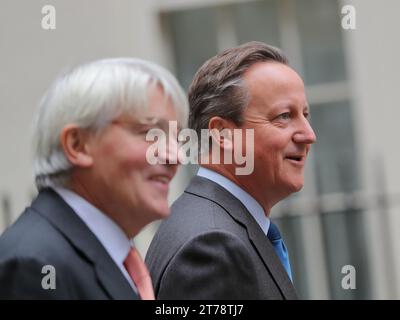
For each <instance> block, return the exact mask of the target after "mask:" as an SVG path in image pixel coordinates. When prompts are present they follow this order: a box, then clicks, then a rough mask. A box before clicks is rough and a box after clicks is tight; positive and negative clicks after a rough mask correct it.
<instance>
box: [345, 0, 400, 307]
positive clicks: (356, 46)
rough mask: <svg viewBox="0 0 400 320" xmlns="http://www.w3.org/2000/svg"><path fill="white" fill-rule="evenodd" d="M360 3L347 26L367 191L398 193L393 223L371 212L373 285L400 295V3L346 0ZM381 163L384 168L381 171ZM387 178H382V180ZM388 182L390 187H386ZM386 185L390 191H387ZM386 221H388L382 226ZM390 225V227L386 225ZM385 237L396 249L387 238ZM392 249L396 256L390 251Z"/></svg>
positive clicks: (382, 293)
mask: <svg viewBox="0 0 400 320" xmlns="http://www.w3.org/2000/svg"><path fill="white" fill-rule="evenodd" d="M341 2H342V4H343V5H345V4H351V5H353V6H354V7H355V8H356V30H348V31H344V35H345V39H346V44H347V48H348V49H349V50H348V70H349V75H350V78H351V90H352V94H353V97H354V119H355V126H356V128H357V141H358V142H359V145H358V151H359V152H360V158H359V160H360V161H359V166H360V171H361V174H362V177H363V180H364V181H363V187H364V189H365V192H366V193H367V194H369V195H372V196H371V197H370V198H369V200H373V198H374V197H373V195H376V194H377V193H380V192H384V191H387V192H388V193H389V194H393V195H396V197H397V203H392V205H391V207H390V210H389V217H388V223H387V225H386V226H385V224H384V221H385V216H384V214H385V213H384V212H382V211H380V210H377V209H371V210H369V212H368V215H369V219H368V221H369V224H368V225H367V229H368V230H369V233H368V236H369V248H370V252H371V257H372V261H371V262H372V267H373V270H372V271H373V280H374V281H373V286H374V290H375V296H376V297H378V298H397V299H398V298H399V297H400V291H399V289H400V281H399V280H400V275H399V271H400V255H399V254H398V253H399V252H400V232H399V230H400V202H399V200H400V197H399V196H400V179H399V178H400V165H399V164H400V143H399V136H400V134H399V133H400V130H399V127H400V104H399V87H400V81H399V73H400V59H399V57H400V41H399V31H400V20H399V18H398V14H399V12H400V2H399V1H397V0H384V1H365V0H342V1H341ZM377 162H380V163H381V164H382V165H383V166H382V168H381V169H382V172H378V171H377V167H379V163H377ZM379 180H381V183H382V184H381V183H380V182H379ZM382 186H383V187H384V188H382ZM385 189H386V190H385ZM382 224H383V225H382ZM380 228H383V230H380ZM385 228H386V229H385ZM385 237H387V240H388V241H390V242H391V246H392V248H391V247H390V245H389V247H388V246H387V243H385ZM385 250H389V253H390V254H391V258H389V259H388V257H387V256H386V255H385V252H386V251H385Z"/></svg>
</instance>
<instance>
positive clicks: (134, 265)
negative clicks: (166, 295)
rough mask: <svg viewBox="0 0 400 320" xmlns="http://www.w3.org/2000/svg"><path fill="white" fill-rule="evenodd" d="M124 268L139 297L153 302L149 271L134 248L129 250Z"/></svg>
mask: <svg viewBox="0 0 400 320" xmlns="http://www.w3.org/2000/svg"><path fill="white" fill-rule="evenodd" d="M124 266H125V268H126V270H128V273H129V275H130V276H131V278H132V280H133V282H134V283H135V286H136V288H137V289H138V291H139V295H140V297H141V298H142V299H143V300H154V291H153V285H152V283H151V278H150V275H149V271H148V270H147V267H146V265H145V264H144V262H143V260H142V258H141V257H140V254H139V252H138V251H137V250H136V248H131V249H130V250H129V253H128V256H127V257H126V259H125V261H124Z"/></svg>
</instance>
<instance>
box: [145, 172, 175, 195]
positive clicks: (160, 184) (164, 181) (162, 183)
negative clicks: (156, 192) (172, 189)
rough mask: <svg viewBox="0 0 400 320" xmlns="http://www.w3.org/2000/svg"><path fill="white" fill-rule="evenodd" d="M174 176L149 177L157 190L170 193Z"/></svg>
mask: <svg viewBox="0 0 400 320" xmlns="http://www.w3.org/2000/svg"><path fill="white" fill-rule="evenodd" d="M172 178H173V175H171V174H169V173H159V174H153V175H151V176H150V177H149V180H150V182H152V183H153V185H154V186H156V187H157V188H159V189H161V190H163V191H168V188H169V183H170V182H171V180H172Z"/></svg>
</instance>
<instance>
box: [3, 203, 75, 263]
mask: <svg viewBox="0 0 400 320" xmlns="http://www.w3.org/2000/svg"><path fill="white" fill-rule="evenodd" d="M70 248H71V247H70V245H69V244H68V241H67V240H66V239H65V238H64V237H63V235H62V234H61V233H60V232H59V231H58V230H57V229H56V228H55V227H54V226H53V225H52V224H51V223H50V222H49V221H47V219H45V218H44V217H42V216H41V215H40V214H38V213H37V212H36V211H34V210H33V209H32V208H27V209H26V210H25V211H24V212H23V213H22V214H21V216H20V217H19V218H18V219H17V220H16V221H15V223H14V224H12V225H11V226H10V227H9V228H7V229H6V230H5V231H4V233H3V234H2V235H1V237H0V262H1V261H4V260H7V259H12V258H22V259H29V258H37V257H41V258H43V259H44V260H46V257H51V258H52V259H57V257H60V258H62V257H61V254H62V255H63V256H65V255H68V251H69V250H70ZM64 259H65V258H64Z"/></svg>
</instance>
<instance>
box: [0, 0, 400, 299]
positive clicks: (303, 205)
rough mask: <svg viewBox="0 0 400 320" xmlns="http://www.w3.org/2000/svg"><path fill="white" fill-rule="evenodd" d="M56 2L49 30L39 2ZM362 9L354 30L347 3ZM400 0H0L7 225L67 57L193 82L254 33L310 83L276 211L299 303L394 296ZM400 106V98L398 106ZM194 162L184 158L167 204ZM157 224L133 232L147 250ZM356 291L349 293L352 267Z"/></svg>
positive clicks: (397, 285)
mask: <svg viewBox="0 0 400 320" xmlns="http://www.w3.org/2000/svg"><path fill="white" fill-rule="evenodd" d="M44 5H53V6H54V8H55V9H56V29H54V30H44V29H42V27H41V20H42V17H43V16H44V15H43V14H42V13H41V9H42V7H43V6H44ZM345 5H352V6H353V7H354V8H355V10H356V11H355V13H356V15H355V18H356V29H354V30H347V29H344V28H343V27H342V23H341V22H342V19H343V17H344V14H342V12H341V9H342V7H343V6H345ZM399 11H400V3H399V2H398V1H396V0H385V1H382V2H378V1H373V0H337V1H336V0H255V1H249V0H248V1H243V0H242V1H240V0H135V1H133V0H116V1H108V0H84V1H79V3H78V1H76V2H71V1H61V0H58V1H57V0H48V1H42V0H35V1H25V0H2V1H1V3H0V52H1V54H0V56H1V59H0V97H1V102H0V103H1V106H0V115H1V117H0V133H1V134H0V141H1V142H0V145H1V158H0V164H1V165H0V232H1V231H2V230H4V228H5V227H6V226H7V225H9V224H10V223H12V221H14V220H15V219H16V217H17V216H18V214H19V213H21V212H22V210H23V209H24V207H25V206H27V205H28V204H29V203H30V200H31V199H32V197H33V196H34V195H35V193H36V191H35V187H34V184H33V177H32V166H31V159H32V157H31V140H30V139H31V124H32V119H33V117H34V114H35V111H36V110H37V104H38V101H39V100H40V98H41V96H42V94H43V93H44V92H45V90H46V88H47V87H48V86H49V84H50V83H51V81H53V80H54V78H55V77H56V76H57V74H59V73H60V72H61V71H62V70H63V69H65V67H67V66H71V65H75V64H77V63H81V62H84V61H90V60H93V59H98V58H104V57H115V56H135V57H140V58H144V59H148V60H152V61H154V62H156V63H159V64H161V65H164V66H165V67H167V68H168V69H170V70H171V71H172V72H173V73H174V74H176V75H177V77H178V79H179V80H180V81H181V83H182V85H183V86H184V87H185V88H187V87H188V85H189V83H190V81H191V79H192V77H193V75H194V73H195V71H196V70H197V69H198V68H199V67H200V65H201V64H202V63H203V62H204V61H205V60H206V59H208V58H209V57H211V56H213V55H215V54H216V53H217V52H220V51H221V50H223V49H225V48H228V47H232V46H236V45H238V44H241V43H244V42H247V41H251V40H259V41H264V42H266V43H269V44H272V45H275V46H278V47H280V48H282V49H283V50H284V52H285V53H286V54H287V55H288V57H289V59H290V62H291V65H292V66H293V67H294V68H295V69H296V70H297V71H298V72H299V73H300V74H301V75H302V77H303V79H304V80H305V84H306V90H307V96H308V100H309V103H310V105H311V114H312V125H313V127H314V129H315V131H316V133H317V137H318V141H317V143H316V144H315V146H314V148H313V151H312V153H311V159H310V161H309V163H308V167H307V171H306V185H305V187H304V189H303V190H302V191H301V192H300V193H298V194H296V195H294V196H292V197H290V198H289V199H287V200H285V201H283V202H282V203H281V204H279V205H278V206H277V207H276V208H274V209H273V211H272V214H271V217H272V219H275V221H276V222H277V223H278V224H279V225H280V226H281V229H282V233H283V235H284V238H285V241H286V243H287V246H288V248H289V252H290V254H291V261H292V265H293V271H294V283H295V286H296V287H297V289H298V291H299V295H300V296H301V297H302V298H304V299H387V298H394V299H400V255H399V254H398V253H399V252H400V232H399V230H400V179H399V177H400V166H399V165H398V164H399V163H400V150H399V146H398V145H399V144H398V142H397V137H398V136H399V130H398V127H399V120H398V119H400V108H399V102H398V99H397V90H398V89H397V86H398V85H399V80H398V77H397V75H398V73H399V72H400V60H399V59H398V57H399V56H400V41H399V40H398V35H397V32H398V30H400V20H399V19H397V17H396V15H397V12H399ZM396 105H397V107H396ZM195 170H196V168H195V167H193V166H191V167H182V168H180V170H179V174H178V175H177V177H176V178H175V179H174V182H173V187H172V190H171V194H170V201H171V202H172V201H173V200H174V199H176V197H177V196H179V195H180V194H181V192H182V191H183V189H184V188H185V186H186V185H187V183H188V181H189V179H190V177H191V176H192V175H193V174H194V173H195ZM156 228H157V223H154V224H152V225H150V226H148V227H147V228H146V229H145V230H144V231H143V232H142V233H141V234H140V235H139V236H138V237H137V238H136V239H135V240H136V242H137V245H138V246H139V248H140V250H141V251H142V253H143V254H145V252H146V249H147V246H148V244H149V242H150V240H151V237H152V235H153V233H154V231H155V230H156ZM348 265H351V266H354V268H355V271H356V288H355V289H348V290H346V289H344V288H343V287H342V280H343V277H345V275H346V274H344V273H342V268H343V267H344V266H348Z"/></svg>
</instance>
